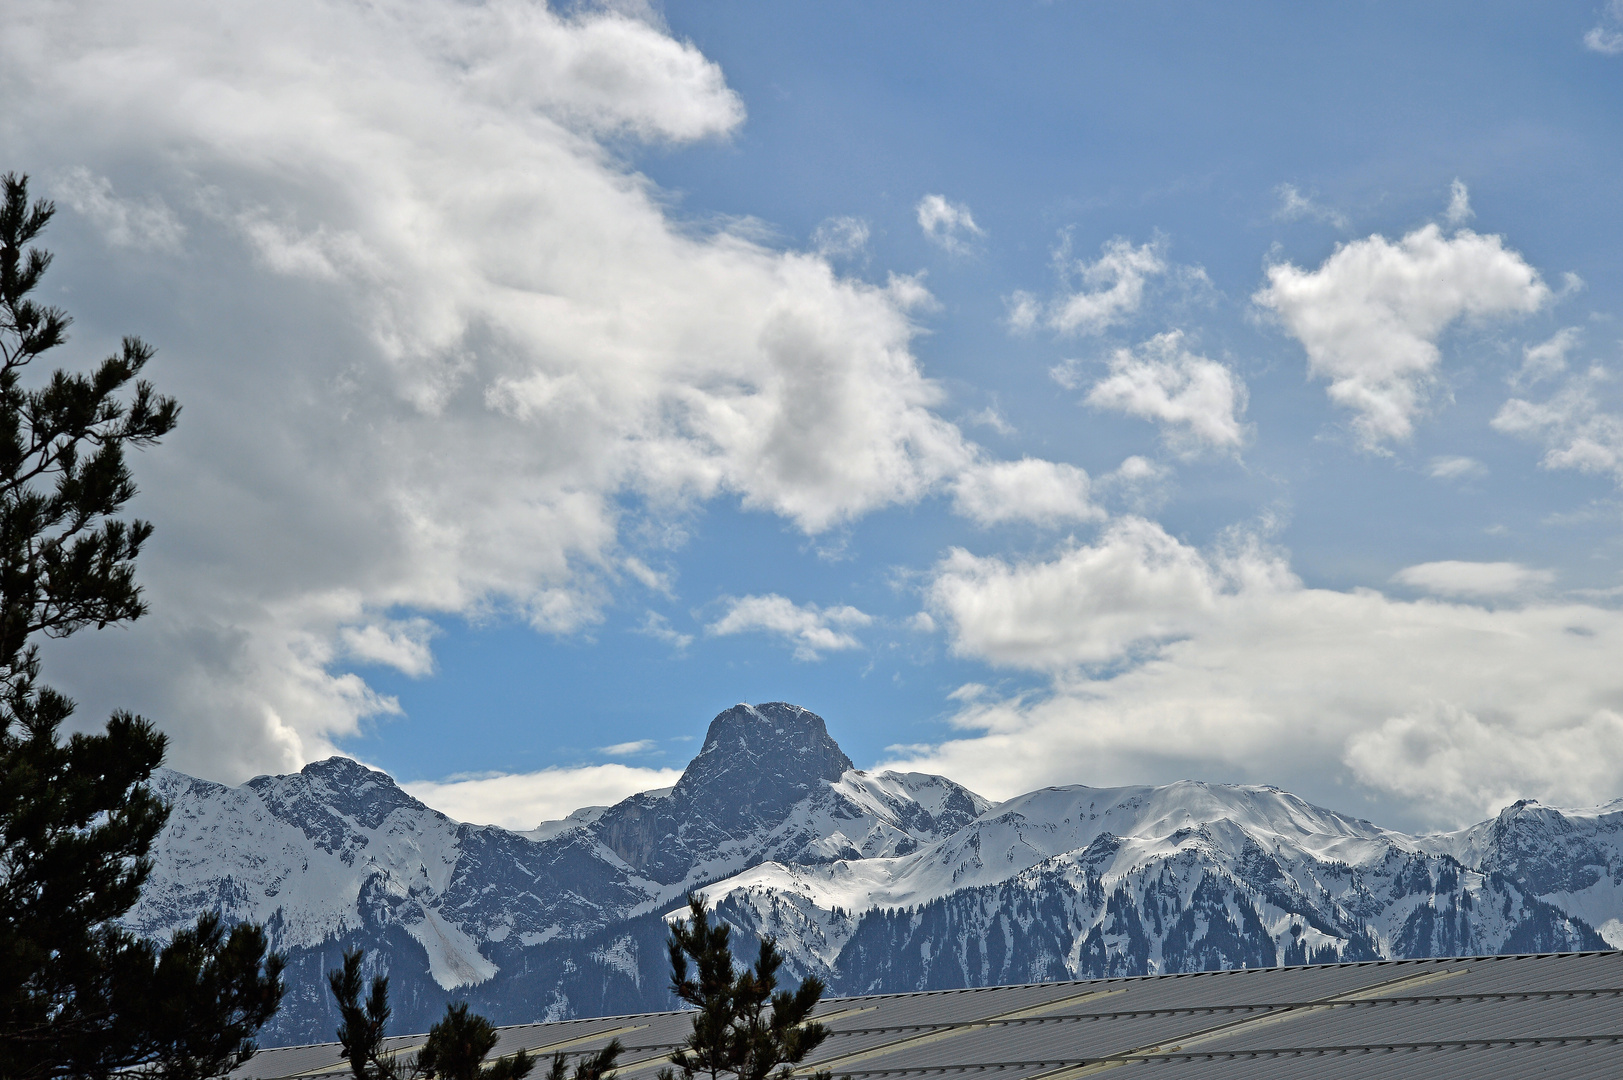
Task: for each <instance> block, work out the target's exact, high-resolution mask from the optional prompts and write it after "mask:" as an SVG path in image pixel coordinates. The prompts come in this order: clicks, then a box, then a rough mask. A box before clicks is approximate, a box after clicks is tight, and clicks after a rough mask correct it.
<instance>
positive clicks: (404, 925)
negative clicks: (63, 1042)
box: [124, 703, 990, 1045]
mask: <svg viewBox="0 0 1623 1080" xmlns="http://www.w3.org/2000/svg"><path fill="white" fill-rule="evenodd" d="M155 783H156V786H157V788H158V789H159V791H160V793H161V794H162V795H163V796H164V797H165V798H166V799H167V800H169V802H170V803H171V804H172V806H173V811H172V812H171V815H170V818H169V822H168V824H167V825H166V827H165V828H164V831H163V833H162V834H161V835H160V837H159V839H158V842H157V844H156V845H155V847H154V851H153V862H154V869H153V873H152V876H151V878H150V879H149V880H148V882H147V885H146V888H145V889H144V890H143V892H142V895H141V899H140V901H139V903H138V904H137V905H136V906H135V908H134V909H132V910H131V911H130V912H129V914H128V915H127V916H126V918H125V920H124V921H125V922H126V923H127V924H128V925H129V926H131V928H133V929H135V930H137V931H138V932H141V933H144V934H148V935H152V936H165V935H167V934H169V933H171V932H173V931H174V930H175V929H177V928H178V927H180V926H183V925H186V924H188V923H190V922H191V921H192V920H194V919H195V918H196V916H197V914H198V912H200V911H203V910H215V911H219V912H220V913H221V914H222V915H223V916H224V917H225V918H226V919H227V920H229V921H232V922H236V921H244V920H251V921H256V922H262V923H264V924H265V925H266V927H267V929H268V930H269V931H270V934H271V939H272V945H273V947H275V948H277V949H279V950H282V951H284V952H286V953H287V954H288V955H289V970H290V977H289V983H290V985H291V986H292V987H293V989H292V992H291V993H290V995H289V999H288V1001H287V1002H286V1004H285V1005H284V1007H283V1010H282V1014H281V1015H280V1016H279V1017H278V1019H277V1021H276V1025H275V1028H274V1029H273V1030H272V1031H270V1032H268V1033H267V1038H266V1040H265V1042H266V1045H271V1044H272V1042H274V1041H278V1040H281V1039H298V1038H311V1037H326V1036H327V1035H328V1034H329V1029H330V1028H331V1026H332V1023H331V1021H332V1017H331V1015H330V1010H329V1008H328V1003H327V1001H326V998H325V994H326V990H325V984H324V982H323V980H322V979H321V977H320V976H321V972H322V971H324V970H325V969H327V968H330V967H333V966H335V965H336V963H337V957H338V956H339V954H340V953H341V951H342V949H343V948H347V947H353V946H356V945H360V946H364V947H366V948H368V949H369V950H372V951H374V952H376V953H378V954H381V955H382V956H383V957H385V960H384V961H383V962H384V964H385V966H387V968H388V970H389V973H390V978H391V982H392V986H393V989H394V992H395V999H396V1015H397V1017H398V1021H399V1022H400V1023H402V1024H404V1025H407V1026H410V1025H412V1024H416V1023H424V1022H425V1021H426V1020H427V1019H430V1018H432V1017H433V1016H435V1015H436V1014H437V1013H438V1012H439V1011H440V1010H441V1009H442V1008H443V1001H444V999H445V997H446V993H447V992H455V993H456V994H458V995H459V996H470V997H477V998H480V999H481V1000H484V1001H487V1002H489V1005H490V1007H489V1008H488V1009H487V1015H493V1016H500V1017H503V1018H506V1017H509V1016H521V1017H525V1018H533V1017H534V1016H535V1015H541V1014H546V1015H568V1014H570V1013H571V1012H576V1011H579V1010H581V1009H582V1008H583V1007H584V1006H583V1005H582V1003H581V1001H580V994H581V993H582V991H579V990H577V991H576V993H575V994H574V995H568V994H565V993H563V992H561V991H558V990H557V988H556V987H546V988H544V989H538V990H535V991H531V990H526V991H525V993H524V995H522V996H521V995H518V994H517V991H513V992H511V993H509V992H508V990H506V989H504V988H510V987H511V986H512V984H513V981H514V979H515V977H520V976H527V975H529V974H530V973H531V971H532V969H534V971H535V973H536V977H535V978H533V979H521V981H524V982H526V983H535V984H536V985H537V986H538V987H540V986H541V984H542V983H543V982H544V980H543V979H542V978H541V974H542V973H544V972H546V971H549V970H551V968H550V967H549V965H554V966H564V967H567V965H569V964H576V967H577V969H578V967H579V965H578V963H577V962H576V960H575V959H574V953H575V952H576V951H578V950H577V947H578V946H579V945H580V943H581V942H582V941H592V940H595V936H596V935H601V934H603V933H606V932H608V931H610V930H613V929H615V928H621V933H619V934H609V936H608V937H607V938H606V939H605V943H604V944H603V945H601V947H599V946H593V947H591V948H588V949H587V957H586V958H587V959H588V960H591V962H592V963H593V964H595V965H597V966H599V967H604V968H605V969H606V970H607V971H608V972H610V973H611V974H612V973H615V972H618V973H620V974H621V975H626V974H627V973H628V971H629V973H630V974H629V977H630V978H631V979H632V984H633V987H634V988H636V987H638V986H639V985H640V981H641V979H640V973H639V972H637V970H636V968H635V965H634V964H631V962H630V961H628V960H627V959H625V957H627V956H630V955H632V954H633V953H635V952H636V951H637V950H636V948H635V946H634V945H633V944H631V943H629V942H628V941H626V940H622V939H623V938H624V937H625V932H624V928H625V927H627V926H642V927H643V928H642V930H639V931H638V932H640V933H643V934H644V936H647V934H648V933H649V932H651V933H652V935H653V937H654V938H655V942H654V951H655V952H656V953H660V954H663V948H662V946H660V945H659V944H658V940H657V939H658V937H659V935H660V934H662V933H663V931H662V929H661V928H660V923H659V914H658V913H659V912H661V911H663V910H664V909H665V908H667V907H668V906H670V905H671V904H673V903H680V902H681V900H682V898H683V897H684V896H685V895H686V893H687V891H688V890H689V889H691V888H698V887H702V886H704V885H706V884H708V883H709V882H713V881H716V880H717V879H720V878H725V877H727V876H729V875H731V874H734V873H737V872H738V871H740V870H743V869H745V868H747V867H749V866H753V865H756V864H758V863H760V862H762V861H765V860H779V861H783V862H787V863H790V864H794V865H816V864H818V863H826V862H830V861H833V860H837V859H863V858H872V857H897V856H903V855H906V854H907V853H909V852H911V851H914V850H916V849H918V848H919V847H920V845H922V844H928V843H933V842H935V841H937V840H939V839H941V838H942V837H944V836H947V835H950V834H951V833H953V832H954V831H956V830H958V829H959V828H961V827H963V826H964V825H967V824H969V823H970V822H971V821H973V820H975V818H976V817H977V816H978V815H979V814H981V813H982V812H983V811H984V810H986V809H987V808H988V806H989V805H990V804H989V803H988V802H987V801H986V800H985V799H982V798H980V797H979V796H977V795H975V794H974V793H972V792H970V791H968V790H967V789H965V788H963V787H961V786H959V785H957V784H954V783H953V782H951V781H950V780H946V779H944V778H942V777H936V776H924V775H921V774H912V773H908V774H902V773H883V774H879V775H871V774H869V773H865V772H862V771H860V770H857V769H854V768H853V767H852V765H851V761H850V759H849V758H847V757H846V756H845V754H844V753H843V752H842V751H841V750H840V748H839V746H838V745H837V744H836V743H835V742H834V740H833V739H831V738H829V735H828V731H827V728H826V726H825V725H824V723H823V720H822V719H821V718H820V717H818V716H816V715H814V714H812V713H810V712H807V711H806V710H804V709H801V708H798V707H796V706H793V705H785V704H782V703H772V704H767V705H760V706H749V705H739V706H737V707H736V708H733V709H729V710H727V711H726V712H723V713H722V714H721V715H719V716H717V717H716V718H715V720H713V721H712V722H711V724H710V729H709V732H708V734H707V736H706V738H705V742H704V746H703V748H702V749H701V750H700V752H699V754H698V756H697V757H695V758H694V759H693V761H692V762H691V763H690V764H689V765H688V768H687V770H686V771H685V772H684V773H683V775H682V778H681V780H680V781H679V782H678V783H677V784H676V785H675V787H673V788H671V789H669V790H667V791H662V792H647V793H643V794H640V795H634V796H632V797H631V798H629V799H626V800H625V801H623V802H621V803H619V804H617V805H615V806H612V807H607V808H591V809H590V810H588V811H582V812H577V813H576V814H574V815H571V817H570V818H569V819H566V820H565V821H563V822H549V823H546V824H544V825H543V826H542V827H541V828H539V829H537V830H534V831H533V832H531V833H527V834H526V833H515V832H510V831H508V830H505V829H500V828H496V827H494V826H479V825H465V824H461V823H458V822H455V821H452V820H451V819H450V818H447V817H446V816H445V815H443V814H441V813H439V812H438V811H435V810H432V809H430V808H429V807H427V806H424V805H423V804H422V803H420V802H418V801H417V800H416V799H414V798H412V797H411V796H410V795H408V794H406V793H405V792H404V791H402V790H400V788H399V787H397V786H396V785H395V783H394V781H393V780H391V779H390V778H389V777H388V776H386V775H385V774H383V773H379V772H375V771H373V770H370V769H367V768H365V767H364V766H362V765H359V764H357V763H356V762H354V761H351V760H349V759H347V758H330V759H328V760H326V761H323V762H318V763H315V764H312V765H309V766H306V767H305V768H304V769H303V770H302V771H301V772H299V773H297V774H294V775H290V776H261V777H256V778H255V779H253V780H251V781H249V782H248V783H247V784H244V785H242V786H241V787H237V788H231V787H225V786H222V785H219V784H213V783H209V782H207V781H203V780H198V779H195V778H193V777H189V776H185V775H184V774H181V773H177V772H173V771H171V770H160V772H159V774H158V776H157V778H156V782H155ZM639 918H640V919H641V922H639V921H638V920H639ZM643 924H647V925H646V926H643ZM549 945H550V946H551V947H550V948H549V947H548V946H549ZM592 953H597V954H599V955H597V956H596V958H595V959H592V957H591V954H592ZM586 977H587V976H582V978H586ZM554 981H556V980H554ZM566 981H567V980H566ZM657 986H658V989H659V992H660V993H662V992H663V989H662V988H663V977H661V978H660V979H659V980H658V983H657ZM652 989H653V988H651V991H652ZM531 993H540V994H541V995H542V996H541V998H540V999H539V1000H532V999H531V998H530V996H529V995H530V994H531ZM504 995H505V996H504Z"/></svg>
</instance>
